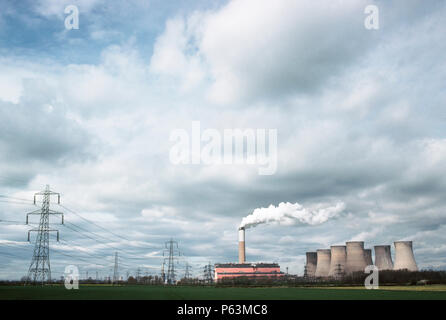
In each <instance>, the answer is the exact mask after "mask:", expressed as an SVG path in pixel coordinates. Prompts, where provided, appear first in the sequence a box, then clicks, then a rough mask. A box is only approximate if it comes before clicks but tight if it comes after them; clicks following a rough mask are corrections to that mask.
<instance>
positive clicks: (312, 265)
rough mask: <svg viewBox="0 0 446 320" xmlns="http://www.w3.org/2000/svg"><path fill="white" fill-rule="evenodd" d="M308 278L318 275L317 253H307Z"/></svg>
mask: <svg viewBox="0 0 446 320" xmlns="http://www.w3.org/2000/svg"><path fill="white" fill-rule="evenodd" d="M306 254H307V264H306V266H307V276H308V277H314V276H315V275H316V266H317V252H307V253H306Z"/></svg>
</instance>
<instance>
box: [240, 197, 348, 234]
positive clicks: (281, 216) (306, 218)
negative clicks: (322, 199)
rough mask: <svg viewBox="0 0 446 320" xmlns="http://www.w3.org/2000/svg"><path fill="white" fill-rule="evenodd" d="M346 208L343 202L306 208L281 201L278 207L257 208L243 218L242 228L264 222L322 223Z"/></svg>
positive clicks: (289, 223)
mask: <svg viewBox="0 0 446 320" xmlns="http://www.w3.org/2000/svg"><path fill="white" fill-rule="evenodd" d="M344 209H345V204H344V203H343V202H338V203H337V204H336V205H334V206H327V205H323V204H319V205H316V206H313V207H311V208H304V207H303V206H302V205H300V204H299V203H297V202H296V203H290V202H281V203H280V204H279V205H278V206H277V207H276V206H274V205H270V206H269V207H268V208H257V209H255V210H254V212H253V213H251V214H250V215H249V216H246V217H244V218H243V219H242V223H241V224H240V228H241V227H244V228H246V229H247V228H251V227H255V226H257V225H259V224H262V223H270V222H273V223H274V222H275V223H279V224H284V225H292V224H295V223H303V224H309V225H316V224H321V223H324V222H325V221H327V220H328V219H330V218H333V217H336V216H337V215H338V214H339V213H341V212H342V211H343V210H344Z"/></svg>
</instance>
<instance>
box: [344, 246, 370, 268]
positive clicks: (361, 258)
mask: <svg viewBox="0 0 446 320" xmlns="http://www.w3.org/2000/svg"><path fill="white" fill-rule="evenodd" d="M346 245H347V262H346V263H345V273H346V274H349V273H352V272H356V271H361V272H364V269H365V267H366V266H367V261H366V259H365V253H364V241H349V242H346Z"/></svg>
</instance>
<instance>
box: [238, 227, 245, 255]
mask: <svg viewBox="0 0 446 320" xmlns="http://www.w3.org/2000/svg"><path fill="white" fill-rule="evenodd" d="M245 261H246V256H245V228H243V227H241V228H239V229H238V263H245Z"/></svg>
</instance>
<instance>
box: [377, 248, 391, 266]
mask: <svg viewBox="0 0 446 320" xmlns="http://www.w3.org/2000/svg"><path fill="white" fill-rule="evenodd" d="M375 266H377V267H378V270H392V269H393V262H392V255H391V252H390V246H375Z"/></svg>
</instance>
